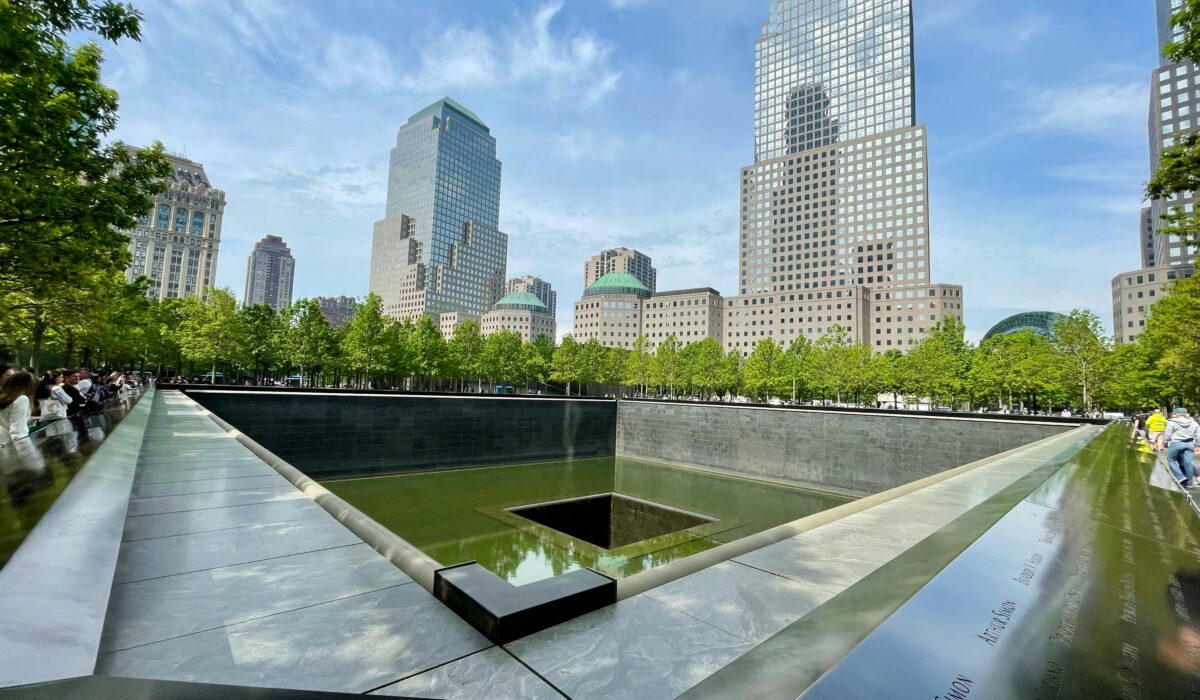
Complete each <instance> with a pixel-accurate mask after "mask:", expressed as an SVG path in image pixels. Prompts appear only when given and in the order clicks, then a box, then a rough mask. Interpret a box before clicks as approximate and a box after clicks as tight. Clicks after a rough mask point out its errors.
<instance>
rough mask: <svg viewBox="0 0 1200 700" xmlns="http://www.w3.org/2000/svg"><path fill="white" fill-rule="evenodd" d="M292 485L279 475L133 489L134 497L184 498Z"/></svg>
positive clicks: (201, 480) (171, 482) (218, 479)
mask: <svg viewBox="0 0 1200 700" xmlns="http://www.w3.org/2000/svg"><path fill="white" fill-rule="evenodd" d="M290 485H291V482H289V481H288V480H287V479H285V478H283V477H282V476H280V475H279V474H278V473H273V474H259V475H255V476H232V477H220V478H213V479H197V480H193V481H166V482H159V483H156V484H136V485H135V486H134V487H133V497H134V498H154V497H157V496H182V495H184V494H189V493H215V492H217V491H240V490H244V489H258V488H266V487H271V486H290Z"/></svg>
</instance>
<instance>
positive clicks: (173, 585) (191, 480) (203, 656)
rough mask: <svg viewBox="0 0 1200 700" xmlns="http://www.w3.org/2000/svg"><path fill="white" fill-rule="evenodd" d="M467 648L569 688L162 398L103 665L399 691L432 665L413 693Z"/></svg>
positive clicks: (522, 683) (501, 667)
mask: <svg viewBox="0 0 1200 700" xmlns="http://www.w3.org/2000/svg"><path fill="white" fill-rule="evenodd" d="M477 652H482V653H477ZM472 655H474V656H472ZM464 657H468V659H469V660H465V661H459V662H458V666H456V667H455V668H464V667H469V668H471V669H472V671H471V672H472V676H473V677H475V678H477V679H480V680H483V679H487V680H488V681H489V682H490V683H491V684H492V685H494V686H495V687H496V688H500V689H504V688H509V689H514V690H520V691H527V692H521V693H520V694H522V695H528V696H537V695H538V694H541V695H543V696H546V697H554V696H557V694H556V693H554V692H553V691H552V690H551V689H550V688H549V686H546V685H545V684H544V683H542V682H541V681H540V680H538V679H537V678H536V676H534V675H533V674H532V673H530V672H529V671H528V670H527V669H526V668H525V667H524V666H522V665H521V664H520V663H518V662H517V661H515V660H514V659H513V658H512V657H511V656H509V655H508V654H507V653H505V652H504V651H503V650H500V649H497V648H495V647H494V646H493V645H492V644H491V643H489V642H488V641H487V640H486V639H484V637H483V636H481V635H480V634H478V633H477V632H475V630H473V629H472V628H471V627H470V626H469V625H467V624H466V623H465V622H463V621H462V620H461V619H459V618H458V616H456V615H455V614H454V613H452V612H451V611H450V610H448V609H447V608H445V607H444V606H443V605H442V604H441V603H439V602H438V601H437V600H436V599H435V598H434V597H433V596H432V595H430V594H429V593H428V592H426V591H425V590H424V589H423V588H421V587H420V586H418V585H416V584H415V583H414V582H413V581H412V579H410V578H409V577H408V576H406V575H405V574H404V573H403V572H401V571H400V570H399V569H397V568H396V567H395V566H393V565H392V564H391V563H390V562H389V561H387V560H386V559H385V558H384V557H382V556H381V555H379V554H378V553H376V552H375V551H374V550H373V549H371V547H369V546H368V545H366V544H365V543H363V542H362V540H360V539H359V538H358V537H357V536H356V535H354V534H353V533H352V532H350V531H349V530H348V529H346V528H345V527H343V526H342V525H341V524H340V523H338V522H337V521H336V520H335V519H334V518H333V517H331V516H330V515H329V514H328V513H326V512H325V511H324V510H323V509H322V508H321V507H320V506H318V505H317V504H315V503H314V502H313V501H311V500H310V499H309V498H307V497H306V496H305V495H304V494H303V493H302V492H301V491H299V490H298V489H296V488H295V487H293V486H292V485H291V483H289V482H288V481H287V480H286V479H284V478H283V477H282V476H280V475H279V474H278V473H276V472H275V470H274V469H273V468H271V467H270V466H269V465H267V464H266V463H264V462H263V461H262V460H261V459H259V458H258V457H256V456H255V455H254V454H252V453H251V452H250V451H249V450H248V449H246V448H245V447H243V446H242V445H241V444H240V443H238V442H237V440H236V439H234V437H233V436H231V435H230V434H229V433H227V432H226V431H225V430H223V429H221V428H220V427H218V426H217V425H216V424H215V423H214V422H213V421H212V420H211V419H210V418H209V417H208V416H207V415H206V412H205V411H204V409H203V408H201V407H200V406H199V405H197V404H196V403H195V402H193V401H192V400H191V399H189V398H187V397H186V396H184V395H183V394H181V393H179V392H175V391H161V392H158V395H157V396H155V398H154V405H153V408H152V410H151V415H150V419H149V424H148V426H147V430H146V435H145V440H144V443H143V446H142V450H141V455H140V457H139V459H138V467H137V472H136V475H135V479H134V491H133V494H132V498H131V500H130V502H129V510H128V514H127V517H126V522H125V533H124V539H123V542H122V545H121V550H120V556H119V558H118V561H117V573H116V577H115V582H114V585H113V589H112V595H111V598H110V601H109V609H108V618H107V621H106V624H105V629H104V636H103V640H102V642H101V656H100V659H99V662H98V665H97V666H98V668H97V671H98V672H99V673H105V674H109V675H119V676H129V677H137V678H154V679H168V680H188V681H197V682H207V683H222V684H238V685H252V686H269V687H276V688H293V689H311V690H331V691H348V692H358V693H362V692H368V691H372V690H378V689H383V690H384V691H385V692H388V691H392V690H393V688H389V687H388V686H390V685H391V684H393V683H396V682H397V681H401V680H403V679H405V678H408V677H410V676H414V675H416V674H420V673H422V672H425V671H429V670H430V669H438V670H437V671H432V672H431V673H430V674H428V675H426V676H424V677H423V678H422V679H421V680H420V681H415V682H410V683H409V684H408V686H407V687H424V686H433V685H436V682H435V681H436V680H437V679H438V678H442V677H448V676H446V673H447V672H446V671H445V670H442V669H439V667H443V665H444V664H446V663H447V662H451V661H456V660H460V659H464ZM452 671H453V670H452ZM452 671H451V672H452ZM414 683H415V686H414Z"/></svg>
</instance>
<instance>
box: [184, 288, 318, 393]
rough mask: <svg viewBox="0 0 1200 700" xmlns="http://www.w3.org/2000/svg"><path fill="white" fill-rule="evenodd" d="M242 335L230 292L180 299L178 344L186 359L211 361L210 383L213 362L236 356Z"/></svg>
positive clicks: (214, 377) (222, 290)
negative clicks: (180, 321) (181, 309)
mask: <svg viewBox="0 0 1200 700" xmlns="http://www.w3.org/2000/svg"><path fill="white" fill-rule="evenodd" d="M314 304H315V302H314ZM242 336H243V329H242V317H241V316H239V315H238V311H237V300H236V299H234V297H233V292H231V291H229V290H228V289H211V290H209V291H208V293H207V294H205V295H204V297H198V296H192V297H187V298H186V299H184V301H183V323H182V324H181V325H180V328H179V347H180V349H181V350H182V351H183V354H184V356H185V357H187V358H188V359H189V360H192V361H193V362H209V363H210V364H211V367H212V374H211V375H210V379H211V380H212V382H213V383H216V377H217V364H218V363H219V362H220V361H221V360H225V361H230V360H234V359H236V358H237V356H238V353H239V352H240V351H241V348H242Z"/></svg>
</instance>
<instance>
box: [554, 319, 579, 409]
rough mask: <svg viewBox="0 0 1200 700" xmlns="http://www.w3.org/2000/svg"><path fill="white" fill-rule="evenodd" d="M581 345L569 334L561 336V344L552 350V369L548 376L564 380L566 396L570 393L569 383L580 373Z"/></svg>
mask: <svg viewBox="0 0 1200 700" xmlns="http://www.w3.org/2000/svg"><path fill="white" fill-rule="evenodd" d="M581 361H582V347H581V346H580V345H579V341H577V340H575V338H573V337H571V335H570V334H568V335H565V336H563V339H562V344H560V345H559V346H558V349H557V350H555V351H554V360H553V363H552V367H553V371H552V372H551V374H550V377H551V378H552V379H554V381H556V382H566V384H567V396H570V395H571V384H572V383H573V382H577V381H579V376H580V374H582V367H581Z"/></svg>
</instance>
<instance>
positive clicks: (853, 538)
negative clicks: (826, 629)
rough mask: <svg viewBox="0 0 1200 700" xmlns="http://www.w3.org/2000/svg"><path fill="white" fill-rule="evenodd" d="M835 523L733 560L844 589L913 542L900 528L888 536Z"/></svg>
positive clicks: (819, 584) (797, 579)
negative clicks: (838, 525) (899, 530)
mask: <svg viewBox="0 0 1200 700" xmlns="http://www.w3.org/2000/svg"><path fill="white" fill-rule="evenodd" d="M834 525H837V523H834V524H833V525H828V526H826V527H823V528H818V529H817V530H812V531H810V532H806V533H803V534H802V535H799V536H797V537H794V538H791V539H787V540H783V541H781V542H776V543H775V544H772V545H768V546H766V547H763V548H761V549H756V550H754V551H753V552H748V553H746V554H743V555H742V556H740V557H737V558H735V559H734V561H736V562H740V563H742V564H745V565H746V566H752V567H754V568H756V569H761V570H763V571H767V572H770V573H773V574H776V575H778V576H786V577H787V578H789V579H792V580H794V581H799V582H802V583H808V584H811V585H814V586H821V587H833V588H835V589H837V590H841V589H844V588H846V587H848V586H850V585H852V584H854V583H856V582H858V581H859V580H860V579H862V578H863V577H865V576H867V575H868V574H870V573H871V572H872V571H875V570H876V569H878V568H879V567H880V566H883V565H884V564H885V563H887V562H889V561H891V560H892V559H894V558H895V557H896V556H897V555H898V554H900V553H901V552H903V551H904V550H905V549H907V548H908V547H909V546H910V545H911V543H910V542H908V541H907V539H908V538H907V537H903V536H902V533H899V532H897V533H896V534H895V536H889V534H888V533H887V532H885V531H877V530H871V529H856V528H844V527H834ZM827 528H829V529H828V530H827ZM911 529H912V528H909V530H911ZM821 530H826V531H825V532H820V531H821ZM918 539H920V538H918Z"/></svg>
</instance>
